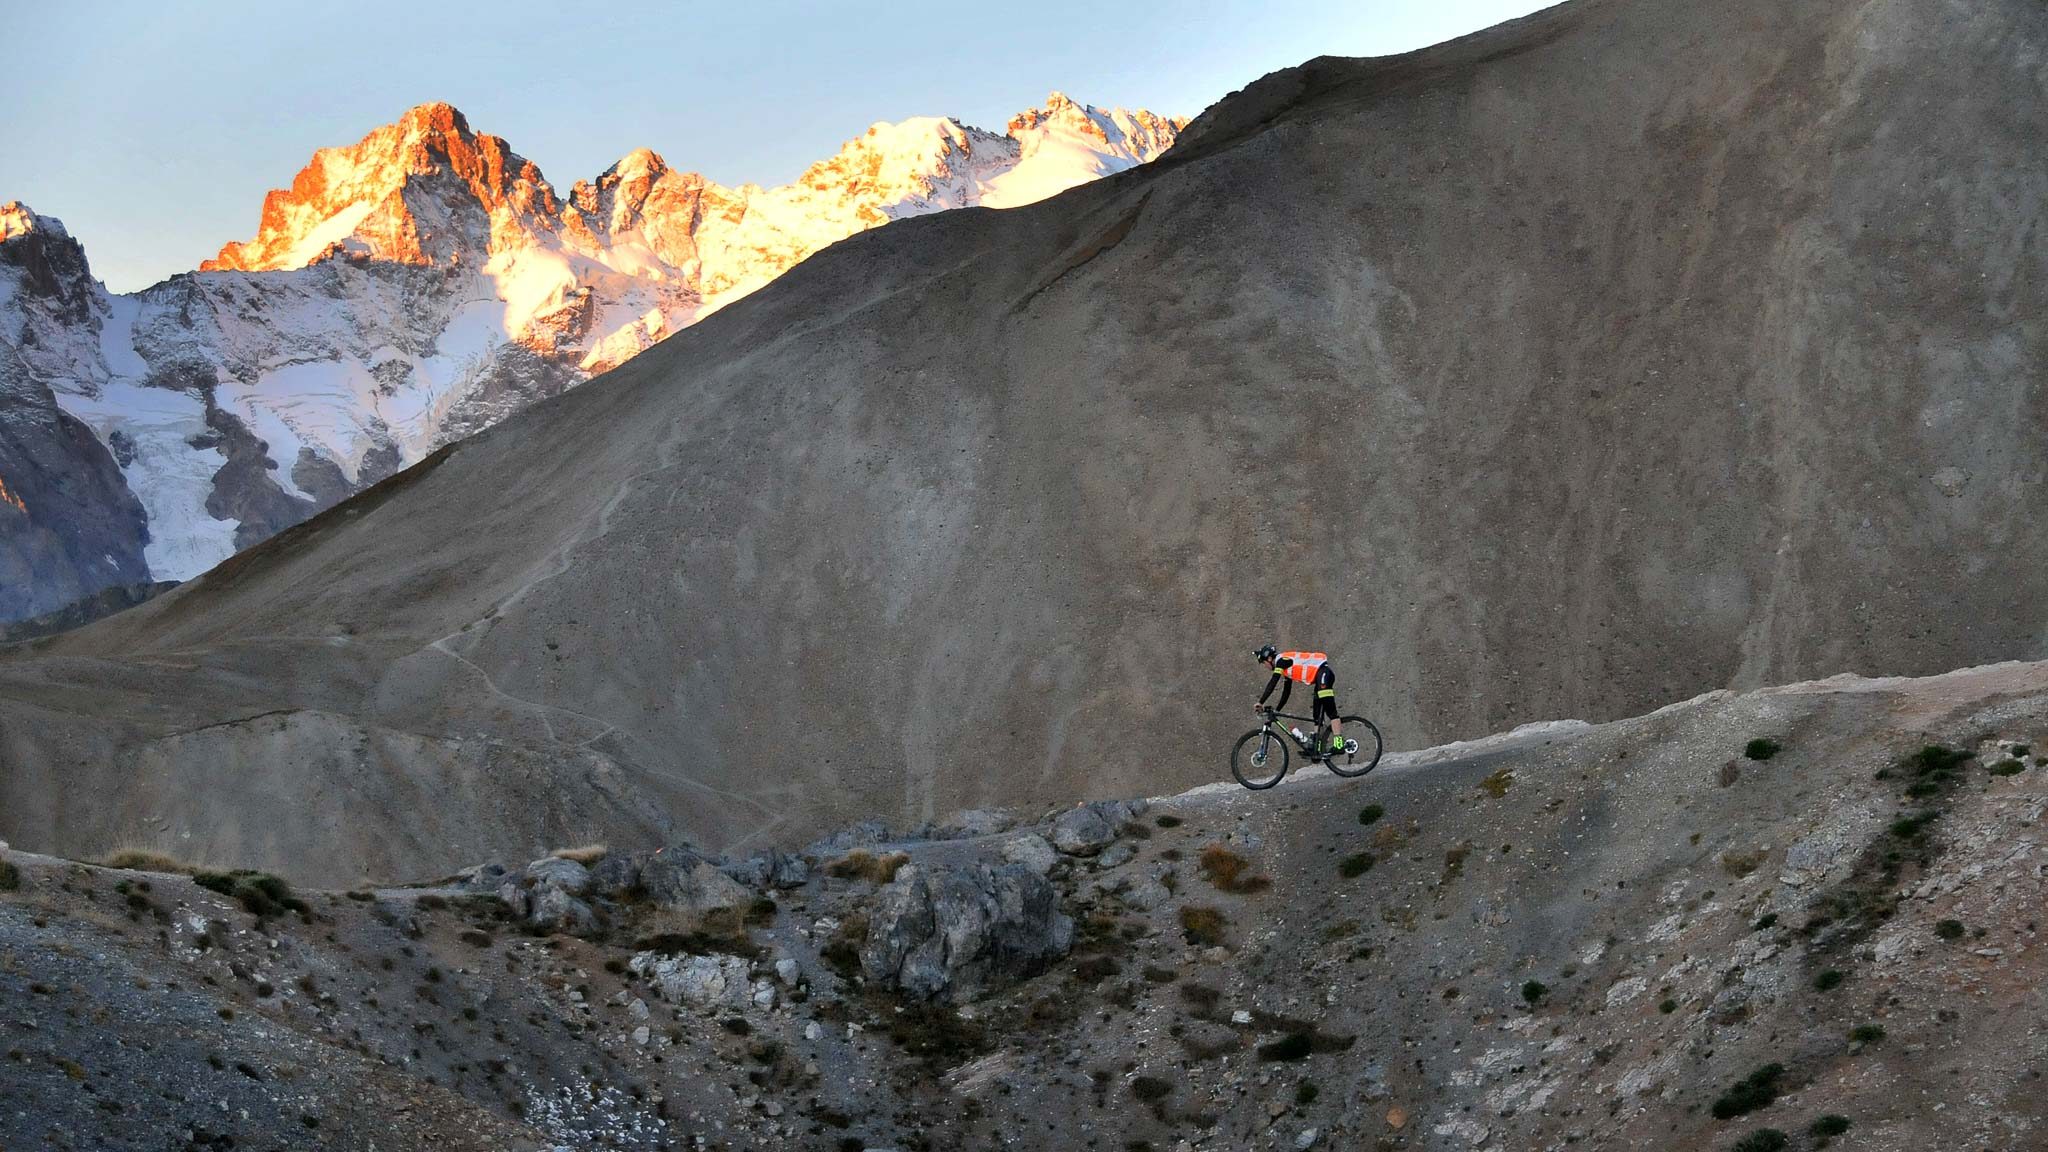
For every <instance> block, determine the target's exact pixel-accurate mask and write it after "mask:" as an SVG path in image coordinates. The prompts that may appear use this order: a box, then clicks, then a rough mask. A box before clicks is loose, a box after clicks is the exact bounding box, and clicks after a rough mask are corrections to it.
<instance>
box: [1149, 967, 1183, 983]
mask: <svg viewBox="0 0 2048 1152" xmlns="http://www.w3.org/2000/svg"><path fill="white" fill-rule="evenodd" d="M1140 974H1141V975H1143V976H1144V977H1145V980H1146V982H1148V983H1152V984H1171V983H1173V982H1174V981H1175V980H1178V979H1180V973H1178V972H1176V971H1174V970H1173V969H1171V968H1161V967H1160V966H1159V965H1157V964H1147V965H1145V967H1144V968H1143V969H1142V970H1141V973H1140Z"/></svg>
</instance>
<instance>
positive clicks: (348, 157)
mask: <svg viewBox="0 0 2048 1152" xmlns="http://www.w3.org/2000/svg"><path fill="white" fill-rule="evenodd" d="M555 209H556V200H555V193H554V189H553V188H551V187H549V185H548V183H547V181H546V180H545V179H543V178H542V176H541V174H540V169H539V168H537V167H535V166H534V165H533V163H532V162H531V161H529V160H527V159H525V158H524V157H522V156H520V155H518V154H517V153H515V152H513V151H512V149H511V147H510V146H508V145H507V144H506V143H505V141H503V140H501V139H499V138H498V137H496V136H489V135H480V134H478V133H476V132H473V131H471V129H470V127H469V121H468V120H467V119H465V118H464V117H463V115H462V113H461V112H460V111H459V110H457V109H456V108H455V107H454V106H452V105H449V104H440V103H434V104H421V105H419V106H418V107H415V108H410V109H407V110H406V112H405V114H404V115H402V116H400V117H399V118H398V120H397V121H396V122H395V123H392V124H387V125H385V126H383V127H381V128H378V129H376V130H375V131H373V132H371V133H370V134H369V135H367V136H365V137H363V138H362V139H361V140H360V141H358V142H356V143H355V144H352V145H348V146H346V147H340V148H322V149H320V150H319V151H317V152H315V153H313V158H312V160H311V162H309V163H308V164H307V165H306V167H305V168H304V169H302V170H301V171H300V172H299V174H298V176H297V177H296V178H294V179H293V180H292V186H291V187H290V188H288V189H282V188H281V189H276V190H273V191H272V192H271V193H270V194H269V195H268V196H266V197H265V198H264V201H263V216H262V220H261V221H260V223H259V224H258V226H257V232H256V237H255V238H254V239H252V240H249V241H246V242H238V243H231V244H228V245H227V246H225V247H223V248H222V249H221V250H220V255H218V256H216V257H214V258H213V259H212V260H209V261H207V262H205V263H204V264H201V265H200V269H201V270H202V271H224V270H229V269H238V270H242V271H278V270H284V269H291V268H303V267H305V266H306V265H308V264H312V263H314V262H316V261H319V260H322V259H326V258H329V257H332V256H335V255H349V256H358V257H364V258H368V259H374V260H388V261H394V262H397V263H402V264H450V263H461V262H463V261H464V260H472V261H478V262H480V261H482V260H484V259H487V258H488V256H489V254H490V253H491V252H493V251H495V250H497V249H498V248H499V247H502V246H504V245H506V244H508V243H517V242H519V240H520V239H521V238H523V237H524V236H526V235H528V234H530V233H531V232H532V231H533V230H534V229H535V228H536V227H545V220H546V219H547V218H548V217H551V216H552V215H553V213H554V212H555Z"/></svg>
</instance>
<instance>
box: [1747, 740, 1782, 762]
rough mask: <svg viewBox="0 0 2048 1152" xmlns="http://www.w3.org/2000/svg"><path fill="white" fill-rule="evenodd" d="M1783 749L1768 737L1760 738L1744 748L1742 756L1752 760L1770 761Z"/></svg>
mask: <svg viewBox="0 0 2048 1152" xmlns="http://www.w3.org/2000/svg"><path fill="white" fill-rule="evenodd" d="M1781 747H1783V746H1782V745H1780V744H1779V743H1778V742H1777V741H1776V740H1773V739H1771V738H1770V737H1768V736H1759V737H1757V738H1756V739H1754V740H1751V741H1750V742H1749V743H1747V744H1744V745H1743V746H1742V754H1743V755H1744V756H1747V757H1749V758H1750V759H1751V760H1769V759H1770V758H1771V757H1773V756H1776V755H1777V754H1778V750H1779V749H1780V748H1781Z"/></svg>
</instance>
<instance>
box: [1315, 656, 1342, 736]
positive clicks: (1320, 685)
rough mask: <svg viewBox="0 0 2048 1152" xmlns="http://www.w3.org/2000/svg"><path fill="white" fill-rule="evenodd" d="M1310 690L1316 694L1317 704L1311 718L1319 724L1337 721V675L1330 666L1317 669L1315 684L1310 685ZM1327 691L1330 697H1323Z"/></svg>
mask: <svg viewBox="0 0 2048 1152" xmlns="http://www.w3.org/2000/svg"><path fill="white" fill-rule="evenodd" d="M1310 688H1311V690H1313V691H1314V692H1315V694H1316V702H1315V707H1314V708H1313V710H1311V711H1310V712H1309V716H1310V717H1312V718H1313V719H1314V720H1315V722H1316V723H1318V724H1320V723H1322V722H1323V721H1325V720H1335V719H1336V718H1337V693H1336V688H1337V673H1335V672H1334V671H1332V670H1331V669H1330V666H1329V665H1328V664H1325V665H1323V666H1322V667H1321V668H1318V669H1316V679H1315V683H1314V684H1312V685H1310ZM1325 691H1328V692H1329V695H1327V696H1325V695H1323V693H1324V692H1325Z"/></svg>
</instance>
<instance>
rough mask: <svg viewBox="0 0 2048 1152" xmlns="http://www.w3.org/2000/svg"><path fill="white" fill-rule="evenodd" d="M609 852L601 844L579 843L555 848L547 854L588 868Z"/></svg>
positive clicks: (609, 850) (608, 849)
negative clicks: (568, 846)
mask: <svg viewBox="0 0 2048 1152" xmlns="http://www.w3.org/2000/svg"><path fill="white" fill-rule="evenodd" d="M610 853H611V849H610V848H608V847H606V846H605V845H603V844H579V845H577V846H576V847H574V848H557V849H555V850H554V851H553V852H550V853H548V855H550V856H552V857H554V858H555V859H557V860H571V861H574V862H575V863H578V864H581V865H583V866H584V867H586V868H588V867H590V866H591V865H592V864H595V863H597V862H598V861H599V860H602V859H604V858H605V857H606V856H607V855H609V854H610Z"/></svg>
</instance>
